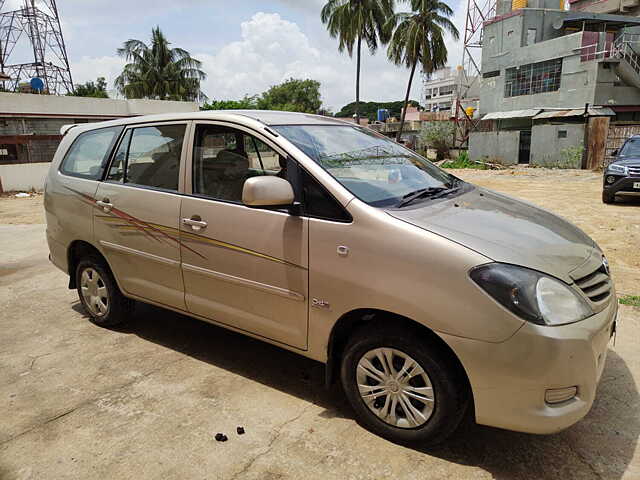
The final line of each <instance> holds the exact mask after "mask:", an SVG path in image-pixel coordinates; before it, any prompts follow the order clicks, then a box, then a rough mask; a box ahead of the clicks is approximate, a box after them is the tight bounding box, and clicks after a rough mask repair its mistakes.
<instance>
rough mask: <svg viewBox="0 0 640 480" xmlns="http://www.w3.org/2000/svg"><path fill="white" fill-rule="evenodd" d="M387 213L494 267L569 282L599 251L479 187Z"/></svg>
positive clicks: (537, 211)
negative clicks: (508, 265)
mask: <svg viewBox="0 0 640 480" xmlns="http://www.w3.org/2000/svg"><path fill="white" fill-rule="evenodd" d="M387 213H389V214H390V215H392V216H394V217H396V218H398V219H400V220H404V221H405V222H408V223H411V224H413V225H415V226H418V227H420V228H423V229H425V230H428V231H430V232H433V233H436V234H438V235H441V236H443V237H445V238H448V239H450V240H452V241H454V242H457V243H460V244H462V245H464V246H466V247H468V248H470V249H472V250H475V251H476V252H478V253H480V254H482V255H484V256H486V257H489V258H491V259H492V260H494V261H496V262H504V263H511V264H514V265H521V266H523V267H528V268H532V269H535V270H538V271H541V272H545V273H547V274H549V275H553V276H555V277H558V278H561V279H563V280H564V281H566V282H568V283H571V282H572V279H571V277H570V276H569V272H570V271H572V270H574V269H575V268H576V267H578V266H580V265H581V264H583V263H584V262H585V261H586V260H587V259H588V258H589V257H590V256H591V255H592V254H594V250H598V247H597V246H596V244H595V243H594V242H593V240H591V238H589V237H588V236H587V235H586V234H585V233H584V232H583V231H582V230H580V229H579V228H577V227H576V226H574V225H572V224H571V223H569V222H567V221H566V220H564V219H562V218H560V217H558V216H556V215H554V214H552V213H550V212H547V211H546V210H543V209H541V208H538V207H535V206H533V205H531V204H528V203H525V202H522V201H520V200H516V199H513V198H510V197H507V196H506V195H501V194H499V193H496V192H492V191H490V190H485V189H481V188H473V189H471V190H470V191H468V192H467V193H464V194H462V195H459V196H456V197H450V198H446V199H443V200H436V199H434V200H433V201H429V200H427V201H424V202H422V203H420V204H416V205H415V207H412V208H411V207H404V208H401V209H389V210H387Z"/></svg>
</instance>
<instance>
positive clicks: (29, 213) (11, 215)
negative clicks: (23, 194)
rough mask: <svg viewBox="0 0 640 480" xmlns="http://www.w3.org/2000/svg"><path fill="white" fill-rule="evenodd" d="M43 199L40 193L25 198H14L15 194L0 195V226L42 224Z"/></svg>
mask: <svg viewBox="0 0 640 480" xmlns="http://www.w3.org/2000/svg"><path fill="white" fill-rule="evenodd" d="M43 199H44V196H43V195H42V194H41V193H36V194H31V196H30V197H27V198H16V196H15V194H4V195H0V225H33V224H38V223H44V222H45V219H44V208H43V206H42V201H43Z"/></svg>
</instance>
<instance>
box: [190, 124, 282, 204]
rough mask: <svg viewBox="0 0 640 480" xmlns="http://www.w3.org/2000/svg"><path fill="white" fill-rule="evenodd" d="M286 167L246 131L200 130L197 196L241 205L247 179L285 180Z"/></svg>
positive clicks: (195, 153)
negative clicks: (265, 176) (273, 176)
mask: <svg viewBox="0 0 640 480" xmlns="http://www.w3.org/2000/svg"><path fill="white" fill-rule="evenodd" d="M284 165H285V162H284V160H283V159H282V158H281V156H280V155H279V154H278V153H277V152H276V151H275V150H273V149H272V148H271V147H269V146H268V145H267V144H265V143H264V142H262V141H260V140H259V139H257V138H255V137H253V136H252V135H249V134H247V133H245V132H243V131H242V130H236V129H234V128H230V127H223V126H218V125H200V126H198V127H197V128H196V136H195V145H194V149H193V193H194V194H197V195H204V196H207V197H211V198H214V199H217V200H224V201H229V202H235V203H241V202H242V188H243V187H244V182H245V180H246V179H248V178H251V177H255V176H260V175H278V176H281V177H283V178H284V175H285V173H286V169H285V168H283V167H284Z"/></svg>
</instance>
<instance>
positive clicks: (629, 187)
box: [603, 174, 640, 196]
mask: <svg viewBox="0 0 640 480" xmlns="http://www.w3.org/2000/svg"><path fill="white" fill-rule="evenodd" d="M608 175H609V174H606V175H605V179H606V177H607V176H608ZM614 176H615V177H616V178H617V180H616V181H615V182H614V183H612V184H608V183H607V182H606V180H605V182H604V184H603V189H604V191H605V192H608V193H610V194H612V195H622V196H640V189H639V188H633V184H634V183H640V178H639V177H622V176H618V175H617V174H614Z"/></svg>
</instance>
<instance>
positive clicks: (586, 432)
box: [0, 172, 640, 480]
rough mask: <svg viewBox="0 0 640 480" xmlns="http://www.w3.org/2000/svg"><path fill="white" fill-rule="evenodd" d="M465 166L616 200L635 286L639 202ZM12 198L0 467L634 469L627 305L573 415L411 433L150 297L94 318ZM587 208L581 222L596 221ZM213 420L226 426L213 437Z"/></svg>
mask: <svg viewBox="0 0 640 480" xmlns="http://www.w3.org/2000/svg"><path fill="white" fill-rule="evenodd" d="M462 175H463V176H466V178H470V179H472V180H473V181H475V182H476V183H480V184H487V185H489V186H491V187H492V188H495V189H498V190H501V191H504V192H506V193H510V194H513V195H516V196H518V195H519V196H522V197H524V198H527V199H529V200H531V201H537V203H540V204H545V206H547V207H549V208H551V209H552V210H555V211H556V212H558V213H560V214H563V215H565V216H566V217H568V218H569V219H570V220H572V221H575V222H577V223H578V224H579V225H580V226H581V227H583V228H585V225H586V217H585V216H584V215H583V214H584V211H583V210H581V208H580V205H583V207H584V210H592V209H596V210H598V209H599V210H598V211H600V212H601V215H602V216H604V217H607V216H613V217H614V218H616V219H617V221H616V222H615V227H614V228H617V229H619V235H618V236H611V235H609V234H606V235H605V234H604V233H603V232H601V233H603V234H602V235H601V237H602V238H596V239H597V240H598V241H599V242H600V244H601V246H602V247H603V248H604V249H605V250H606V251H608V250H609V247H610V246H611V248H616V249H621V251H620V252H618V253H617V254H616V255H614V256H615V257H616V261H615V265H614V273H615V274H616V281H617V279H618V273H617V272H620V274H619V277H620V278H621V280H622V284H623V285H624V289H625V290H626V291H628V293H634V294H636V295H637V294H639V293H640V288H639V286H640V282H636V281H635V279H637V278H638V276H639V275H640V266H639V265H637V264H634V263H633V261H631V260H629V259H628V258H626V257H625V253H624V251H627V252H631V251H633V250H634V249H635V251H636V252H637V251H638V249H639V248H640V244H639V243H638V242H637V240H638V236H637V233H636V230H634V227H635V228H638V225H640V222H638V221H636V220H635V219H638V217H637V215H640V204H637V205H636V206H635V207H633V206H614V207H609V206H604V205H602V204H600V203H598V202H599V198H597V197H596V199H595V200H594V199H593V198H591V197H592V196H593V192H592V191H591V190H592V189H595V187H593V185H595V182H596V180H597V179H596V177H595V176H593V175H592V177H585V178H584V179H582V180H578V181H579V182H583V185H584V186H585V187H584V188H576V189H570V188H567V192H572V193H571V194H570V195H569V194H567V195H565V198H564V203H560V202H559V201H558V200H559V199H561V197H562V194H561V193H558V191H557V190H555V189H554V193H553V194H552V195H551V194H548V193H547V192H548V191H549V184H550V182H551V181H553V182H554V186H555V187H558V184H557V183H558V182H556V180H557V179H556V178H554V177H552V176H550V175H547V176H531V177H530V178H527V179H525V180H526V181H525V180H523V178H521V177H519V176H517V175H511V176H509V175H506V174H505V175H502V174H497V175H496V174H491V173H487V172H479V173H475V172H463V173H462ZM581 175H582V174H579V175H578V177H577V178H582V177H581ZM567 181H573V180H567ZM592 184H593V185H592ZM536 192H538V193H536ZM580 192H582V193H580ZM596 193H597V192H596ZM536 195H537V196H536ZM550 195H551V196H553V198H554V199H555V201H554V202H552V203H553V205H547V204H546V203H548V202H549V200H548V198H549V196H550ZM576 195H577V197H576ZM534 197H535V198H534ZM22 201H24V202H29V201H31V202H34V204H35V203H37V202H38V201H41V200H38V199H24V200H22ZM14 202H18V200H17V199H15V200H14V199H0V223H2V225H0V245H1V246H2V247H1V249H0V312H1V313H0V331H1V332H2V334H1V335H0V479H2V480H5V479H67V478H68V479H77V478H82V479H90V478H132V479H141V478H162V479H170V478H201V479H205V478H207V479H218V478H219V479H233V478H249V479H281V478H282V479H284V478H286V479H297V478H309V479H311V478H314V479H315V478H322V479H332V478H336V479H345V478H354V479H368V478H407V479H412V478H415V479H418V478H420V479H423V478H428V479H439V478H443V479H444V478H456V479H465V478H473V479H484V478H498V479H513V478H525V479H540V478H572V479H573V478H580V479H590V478H606V479H619V478H625V479H640V451H639V450H638V445H637V443H638V437H639V436H640V397H639V395H638V387H637V384H638V381H640V351H639V349H638V344H639V341H640V309H638V308H634V307H625V306H621V318H622V324H621V326H620V330H619V334H618V337H617V341H616V344H615V346H613V345H612V346H611V349H610V351H609V356H608V359H607V365H606V368H605V372H604V375H603V378H602V381H601V384H600V387H599V390H598V396H597V399H596V402H595V404H594V406H593V409H592V410H591V412H590V413H589V414H588V415H587V417H586V418H585V419H584V420H582V421H581V422H579V423H578V424H576V425H575V426H573V427H571V428H569V429H568V430H565V431H563V432H561V433H559V434H556V435H551V436H534V435H527V434H521V433H514V432H508V431H503V430H498V429H493V428H488V427H482V426H476V425H473V424H466V425H464V426H463V428H461V430H460V431H458V432H457V433H456V434H455V435H454V437H453V438H451V440H450V441H449V443H448V444H447V445H445V446H442V447H438V448H431V449H423V448H406V447H402V446H397V445H394V444H392V443H390V442H388V441H386V440H383V439H381V438H378V437H376V436H374V435H372V434H370V433H369V432H367V431H366V430H364V429H363V428H361V427H360V426H358V425H357V424H356V422H355V421H354V420H353V417H352V414H351V411H350V409H349V407H348V405H347V404H346V403H345V401H344V399H343V397H342V395H341V392H340V391H339V389H338V388H337V387H336V388H334V389H333V390H330V391H327V390H325V389H324V387H323V367H322V365H320V364H317V363H315V362H313V361H310V360H307V359H304V358H302V357H299V356H296V355H294V354H292V353H289V352H286V351H283V350H280V349H278V348H276V347H273V346H270V345H267V344H264V343H261V342H259V341H256V340H252V339H249V338H247V337H244V336H241V335H238V334H234V333H231V332H228V331H226V330H223V329H220V328H217V327H214V326H211V325H208V324H206V323H203V322H199V321H197V320H192V319H190V318H187V317H184V316H181V315H177V314H174V313H170V312H167V311H163V310H160V309H158V308H154V307H149V306H142V307H141V308H139V309H138V310H137V312H136V314H135V317H134V318H133V319H132V321H131V323H130V324H129V325H128V326H126V327H124V328H122V329H117V330H106V329H101V328H99V327H96V326H94V325H93V324H91V323H90V322H88V321H87V320H86V317H85V315H84V314H83V312H82V310H81V308H80V306H79V302H78V300H77V297H76V294H75V292H73V291H70V290H68V289H67V288H66V284H67V277H66V276H65V275H64V274H63V273H62V272H59V271H58V270H56V269H55V268H54V267H52V266H51V265H50V264H49V262H48V261H47V247H46V243H45V239H44V226H43V225H42V224H41V223H40V222H41V219H42V217H41V215H40V213H37V214H36V216H32V217H29V216H23V217H22V218H21V223H22V224H15V223H17V222H13V221H11V218H18V217H17V215H18V214H17V213H16V215H15V216H14V215H12V214H11V213H10V212H11V211H12V210H14V211H16V212H19V211H21V210H22V207H20V204H19V203H14ZM24 205H27V207H25V208H32V209H34V211H35V207H34V205H33V204H27V203H25V204H24ZM8 212H9V213H8ZM581 212H582V213H581ZM592 221H593V222H596V223H594V224H593V225H591V224H589V225H588V226H589V228H591V229H592V231H589V229H588V228H585V230H587V231H589V233H590V234H593V232H596V233H597V232H598V231H599V226H600V225H601V224H602V222H599V223H598V222H597V218H596V217H594V218H593V219H592ZM607 221H608V220H607ZM630 222H631V223H630ZM633 222H635V224H634V223H633ZM24 223H31V224H24ZM605 237H606V238H605ZM607 239H608V240H607ZM616 269H617V270H616ZM237 426H243V427H244V428H245V429H246V433H245V434H244V435H241V436H240V435H237V434H236V427H237ZM217 432H224V433H226V434H227V435H228V437H229V441H227V442H226V443H219V442H216V441H215V440H214V438H213V436H214V435H215V434H216V433H217Z"/></svg>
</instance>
